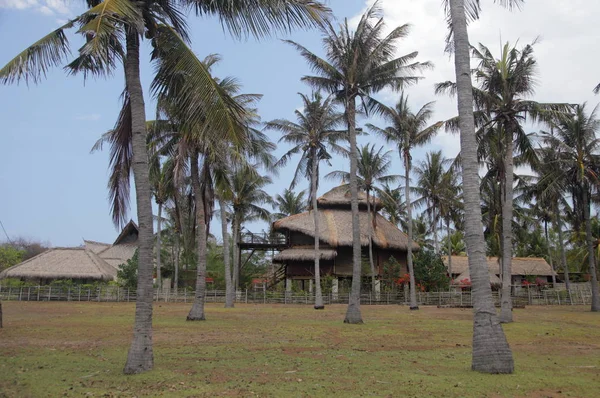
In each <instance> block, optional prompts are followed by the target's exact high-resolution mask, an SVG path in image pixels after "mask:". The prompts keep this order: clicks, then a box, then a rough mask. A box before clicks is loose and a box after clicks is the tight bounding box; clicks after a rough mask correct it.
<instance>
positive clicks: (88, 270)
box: [0, 247, 117, 285]
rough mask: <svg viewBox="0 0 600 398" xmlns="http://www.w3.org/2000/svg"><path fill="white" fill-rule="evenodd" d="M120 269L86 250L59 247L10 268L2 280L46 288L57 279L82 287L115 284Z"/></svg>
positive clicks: (1, 276) (1, 274)
mask: <svg viewBox="0 0 600 398" xmlns="http://www.w3.org/2000/svg"><path fill="white" fill-rule="evenodd" d="M116 276H117V269H116V268H115V267H112V266H111V265H109V264H108V263H107V262H106V261H104V260H103V259H101V258H100V257H99V256H98V255H97V254H96V253H94V252H93V251H91V250H87V249H86V248H83V247H58V248H53V249H50V250H46V251H45V252H43V253H41V254H38V255H37V256H35V257H32V258H30V259H29V260H26V261H23V262H22V263H20V264H17V265H14V266H12V267H10V268H7V269H6V270H4V271H3V272H2V273H0V279H3V278H18V279H26V280H33V281H36V282H38V283H39V284H41V285H43V284H46V283H48V282H50V281H52V280H55V279H77V280H80V281H82V282H83V283H89V282H92V281H112V280H114V279H115V278H116Z"/></svg>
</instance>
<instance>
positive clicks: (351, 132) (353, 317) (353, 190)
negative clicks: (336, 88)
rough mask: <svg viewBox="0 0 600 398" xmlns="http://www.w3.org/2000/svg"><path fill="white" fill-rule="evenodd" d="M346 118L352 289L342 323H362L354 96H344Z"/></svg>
mask: <svg viewBox="0 0 600 398" xmlns="http://www.w3.org/2000/svg"><path fill="white" fill-rule="evenodd" d="M346 118H347V123H348V137H349V139H350V209H351V211H352V290H351V291H350V299H349V300H348V310H347V311H346V318H345V319H344V323H353V324H357V323H363V320H362V315H361V313H360V285H361V271H362V270H361V268H362V264H361V246H360V221H359V218H358V181H357V179H356V170H357V165H358V159H357V156H358V153H357V150H356V128H355V127H356V126H355V125H354V124H355V122H356V103H355V96H353V95H352V96H350V98H346Z"/></svg>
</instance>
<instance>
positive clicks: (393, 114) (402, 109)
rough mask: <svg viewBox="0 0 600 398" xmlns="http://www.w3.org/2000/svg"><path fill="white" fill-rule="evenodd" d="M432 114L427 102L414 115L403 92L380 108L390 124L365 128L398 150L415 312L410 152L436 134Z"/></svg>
mask: <svg viewBox="0 0 600 398" xmlns="http://www.w3.org/2000/svg"><path fill="white" fill-rule="evenodd" d="M432 114H433V102H429V103H427V104H425V105H423V106H422V107H421V109H419V111H418V112H417V113H412V112H411V110H410V107H409V106H408V96H407V95H405V94H404V93H402V94H401V95H400V99H399V100H398V102H397V103H396V105H395V106H394V107H393V108H392V107H384V108H382V115H383V117H384V119H385V120H386V122H388V123H389V124H390V125H389V126H388V127H386V128H379V127H376V126H374V125H372V124H367V127H368V128H369V129H370V130H371V131H373V132H376V133H378V134H379V135H381V136H383V137H384V138H385V139H386V140H387V141H388V142H393V143H395V144H396V145H397V147H398V154H399V156H400V159H401V160H402V161H403V163H404V198H405V200H406V213H407V219H408V231H407V232H408V251H407V255H406V263H407V266H408V274H409V276H410V309H411V310H418V309H419V306H418V304H417V293H416V284H415V273H414V270H413V253H412V242H413V230H412V228H413V223H412V203H411V200H410V190H411V188H410V171H411V167H412V155H411V151H412V150H413V149H414V148H417V147H419V146H423V145H425V144H426V143H428V142H429V141H431V139H432V138H433V137H434V136H435V134H437V132H438V131H439V129H440V128H441V127H442V122H437V123H435V124H433V125H430V126H427V123H428V121H429V118H430V117H431V115H432Z"/></svg>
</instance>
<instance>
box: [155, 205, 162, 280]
mask: <svg viewBox="0 0 600 398" xmlns="http://www.w3.org/2000/svg"><path fill="white" fill-rule="evenodd" d="M161 222H162V203H159V204H158V220H157V221H156V229H157V230H158V231H157V233H156V285H157V286H158V288H159V289H161V288H162V275H161V272H160V271H161V264H160V251H161V247H160V246H161V241H160V233H161V231H162V228H161V226H162V225H161Z"/></svg>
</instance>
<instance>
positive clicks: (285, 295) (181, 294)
mask: <svg viewBox="0 0 600 398" xmlns="http://www.w3.org/2000/svg"><path fill="white" fill-rule="evenodd" d="M586 286H587V289H586V288H585V287H584V286H580V287H578V288H574V289H571V290H570V291H569V292H567V291H566V290H553V289H543V290H539V289H536V288H522V289H519V290H518V291H517V292H516V293H515V294H514V295H513V297H512V300H513V305H514V306H515V307H522V306H525V305H588V304H591V289H590V286H589V284H586ZM135 299H136V292H135V290H134V289H127V288H121V287H117V286H104V287H98V288H87V287H86V288H82V287H78V286H74V287H56V286H31V287H2V286H0V300H5V301H96V302H134V301H135ZM348 299H349V294H348V293H337V294H336V293H329V294H325V295H323V301H324V303H325V304H326V305H327V304H347V303H348ZM493 299H494V302H495V303H496V305H499V303H500V301H499V296H498V292H493ZM193 300H194V292H193V291H190V290H187V289H178V290H175V289H170V290H169V289H164V290H159V289H154V301H157V302H184V303H187V302H192V301H193ZM205 301H206V302H209V303H223V302H225V291H223V290H208V291H207V292H206V296H205ZM417 301H418V303H419V305H436V306H448V307H470V306H472V298H471V292H469V291H451V292H448V291H446V292H419V293H417ZM236 302H241V303H254V304H260V303H263V304H312V303H314V295H312V294H310V293H306V292H270V291H264V290H260V291H252V290H243V291H238V292H237V294H236ZM361 304H365V305H370V304H379V305H386V304H402V305H408V294H407V292H405V291H397V292H381V293H379V294H376V293H364V294H362V295H361Z"/></svg>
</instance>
